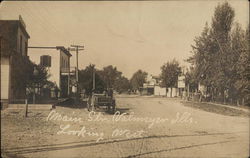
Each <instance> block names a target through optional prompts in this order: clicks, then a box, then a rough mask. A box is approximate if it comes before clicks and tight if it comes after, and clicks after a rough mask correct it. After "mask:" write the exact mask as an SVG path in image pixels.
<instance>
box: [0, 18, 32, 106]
mask: <svg viewBox="0 0 250 158" xmlns="http://www.w3.org/2000/svg"><path fill="white" fill-rule="evenodd" d="M0 28H1V29H0V50H1V108H2V107H5V106H6V105H8V103H10V102H12V101H15V100H17V99H19V100H20V99H24V98H25V95H26V94H25V85H24V84H19V81H20V80H21V79H22V76H23V75H25V74H22V73H23V71H22V70H23V69H24V68H25V65H26V64H25V63H28V62H29V58H28V56H27V53H28V49H27V48H28V39H29V38H30V36H29V34H28V32H27V31H26V25H25V23H24V21H23V19H22V17H21V16H19V19H18V20H0ZM20 65H22V66H21V67H20ZM17 76H18V77H17ZM19 77H20V78H19Z"/></svg>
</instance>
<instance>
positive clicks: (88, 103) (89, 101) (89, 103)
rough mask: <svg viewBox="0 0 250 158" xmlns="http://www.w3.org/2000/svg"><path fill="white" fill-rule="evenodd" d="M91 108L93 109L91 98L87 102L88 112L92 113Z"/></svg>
mask: <svg viewBox="0 0 250 158" xmlns="http://www.w3.org/2000/svg"><path fill="white" fill-rule="evenodd" d="M90 107H91V97H88V101H87V108H88V111H90Z"/></svg>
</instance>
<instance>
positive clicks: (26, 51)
mask: <svg viewBox="0 0 250 158" xmlns="http://www.w3.org/2000/svg"><path fill="white" fill-rule="evenodd" d="M27 54H28V43H27V42H25V55H27Z"/></svg>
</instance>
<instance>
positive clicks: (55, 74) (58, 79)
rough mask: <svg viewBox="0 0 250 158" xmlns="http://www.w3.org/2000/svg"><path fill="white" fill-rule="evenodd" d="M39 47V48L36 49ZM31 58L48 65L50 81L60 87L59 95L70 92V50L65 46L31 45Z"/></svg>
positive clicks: (37, 62) (35, 61)
mask: <svg viewBox="0 0 250 158" xmlns="http://www.w3.org/2000/svg"><path fill="white" fill-rule="evenodd" d="M36 48H37V49H36ZM29 56H30V60H31V61H33V62H34V63H36V64H41V65H43V66H45V67H47V70H48V73H49V75H50V77H49V78H48V80H49V81H51V82H53V83H55V84H56V86H57V87H58V88H59V90H60V91H59V92H60V93H59V96H65V95H67V94H68V89H69V85H68V84H69V82H68V80H69V77H70V74H69V73H70V72H69V71H70V57H71V56H72V55H71V54H70V52H69V51H68V50H67V49H65V48H64V47H63V46H57V47H30V49H29Z"/></svg>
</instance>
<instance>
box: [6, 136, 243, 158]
mask: <svg viewBox="0 0 250 158" xmlns="http://www.w3.org/2000/svg"><path fill="white" fill-rule="evenodd" d="M235 133H244V132H232V133H207V134H189V135H152V136H147V137H142V138H133V139H119V140H118V139H111V140H107V141H101V142H95V140H90V141H79V142H69V143H62V144H51V145H40V146H29V147H20V148H9V149H5V150H3V151H2V152H3V153H6V154H27V153H36V152H48V151H55V150H64V149H73V148H81V147H89V146H97V145H107V144H112V143H119V142H127V141H135V140H144V139H157V138H173V137H196V136H209V135H226V134H235ZM225 142H229V141H225ZM225 142H213V143H206V144H198V145H192V146H183V147H179V148H172V149H166V150H159V151H151V152H148V153H141V154H140V155H146V154H151V153H156V152H163V151H171V150H179V149H185V148H191V147H196V146H203V145H212V144H218V143H225ZM140 155H131V156H128V157H136V156H140Z"/></svg>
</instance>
